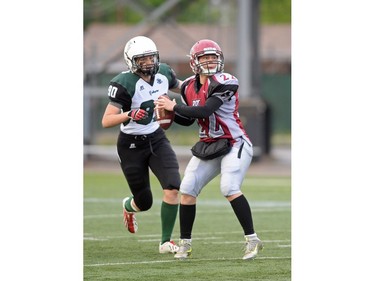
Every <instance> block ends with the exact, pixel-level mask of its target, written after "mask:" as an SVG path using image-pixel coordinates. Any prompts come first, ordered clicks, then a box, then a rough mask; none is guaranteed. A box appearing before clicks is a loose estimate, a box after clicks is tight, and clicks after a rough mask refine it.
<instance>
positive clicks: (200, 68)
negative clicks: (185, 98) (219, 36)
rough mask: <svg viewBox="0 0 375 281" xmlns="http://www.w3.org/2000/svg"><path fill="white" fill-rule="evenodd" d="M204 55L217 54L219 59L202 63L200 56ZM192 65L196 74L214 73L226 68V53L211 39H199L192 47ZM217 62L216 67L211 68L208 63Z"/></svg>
mask: <svg viewBox="0 0 375 281" xmlns="http://www.w3.org/2000/svg"><path fill="white" fill-rule="evenodd" d="M203 55H216V56H217V60H215V61H211V62H204V63H200V62H199V60H198V58H199V57H201V56H203ZM189 57H190V67H191V69H192V70H193V72H194V73H195V74H204V75H208V76H210V75H214V74H215V73H218V72H222V71H223V70H224V55H223V52H222V51H221V48H220V46H219V45H218V44H217V43H216V42H214V41H212V40H209V39H203V40H199V41H198V42H197V43H195V44H194V45H193V47H191V49H190V55H189ZM214 63H215V64H216V68H215V69H209V68H208V64H214Z"/></svg>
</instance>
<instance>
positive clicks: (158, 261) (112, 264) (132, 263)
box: [84, 257, 291, 267]
mask: <svg viewBox="0 0 375 281" xmlns="http://www.w3.org/2000/svg"><path fill="white" fill-rule="evenodd" d="M256 259H257V260H288V259H291V257H257V258H256ZM229 260H240V258H219V259H194V258H192V259H187V260H186V261H180V260H156V261H134V262H116V263H96V264H85V265H84V266H87V267H89V266H116V265H135V264H153V263H168V262H190V263H191V262H202V261H229ZM244 262H246V261H244Z"/></svg>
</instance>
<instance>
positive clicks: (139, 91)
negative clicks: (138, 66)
mask: <svg viewBox="0 0 375 281" xmlns="http://www.w3.org/2000/svg"><path fill="white" fill-rule="evenodd" d="M177 86H178V80H177V78H176V75H175V73H174V71H173V70H172V69H171V68H170V67H169V66H168V65H167V64H163V63H161V64H160V66H159V71H158V72H157V73H156V74H155V76H153V78H152V80H151V83H148V82H146V81H145V80H143V79H142V78H140V77H139V76H138V75H136V74H134V73H132V72H130V71H124V72H122V73H120V74H119V75H117V76H116V77H114V78H113V79H112V80H111V82H110V86H109V87H108V96H109V99H110V101H111V104H112V105H114V106H116V107H118V108H120V109H121V110H122V112H126V111H129V110H131V109H144V110H145V111H146V112H147V113H148V116H147V117H146V118H145V119H142V120H129V121H128V122H124V123H122V124H121V131H122V132H124V133H126V134H136V135H142V134H150V133H153V132H154V131H155V130H156V129H158V128H159V124H158V122H156V116H155V113H154V107H155V105H154V101H155V100H157V99H158V98H159V96H161V95H164V94H167V93H168V90H169V89H172V88H176V87H177Z"/></svg>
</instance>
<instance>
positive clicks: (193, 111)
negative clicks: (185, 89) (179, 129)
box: [173, 96, 223, 118]
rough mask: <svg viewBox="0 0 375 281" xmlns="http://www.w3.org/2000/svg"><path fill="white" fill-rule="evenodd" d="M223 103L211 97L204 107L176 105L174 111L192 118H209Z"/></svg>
mask: <svg viewBox="0 0 375 281" xmlns="http://www.w3.org/2000/svg"><path fill="white" fill-rule="evenodd" d="M222 104H223V101H222V100H221V99H220V98H218V97H215V96H212V97H209V98H208V99H207V100H206V104H205V105H203V106H187V105H184V104H176V105H175V106H174V107H173V110H174V111H175V112H176V113H178V114H180V115H183V116H186V117H191V118H207V117H208V116H210V115H211V114H212V113H214V112H215V110H217V109H218V108H219V107H220V106H221V105H222Z"/></svg>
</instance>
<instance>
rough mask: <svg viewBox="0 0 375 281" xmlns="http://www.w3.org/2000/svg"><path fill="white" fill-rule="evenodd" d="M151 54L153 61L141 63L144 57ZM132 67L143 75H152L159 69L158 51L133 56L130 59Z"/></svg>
mask: <svg viewBox="0 0 375 281" xmlns="http://www.w3.org/2000/svg"><path fill="white" fill-rule="evenodd" d="M149 56H153V63H152V64H149V63H147V64H146V63H142V62H140V60H142V59H143V58H145V57H149ZM132 68H133V70H132V71H133V72H138V73H142V74H144V75H154V74H156V73H157V72H158V70H159V52H153V53H149V54H145V55H138V56H134V57H133V59H132Z"/></svg>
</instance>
